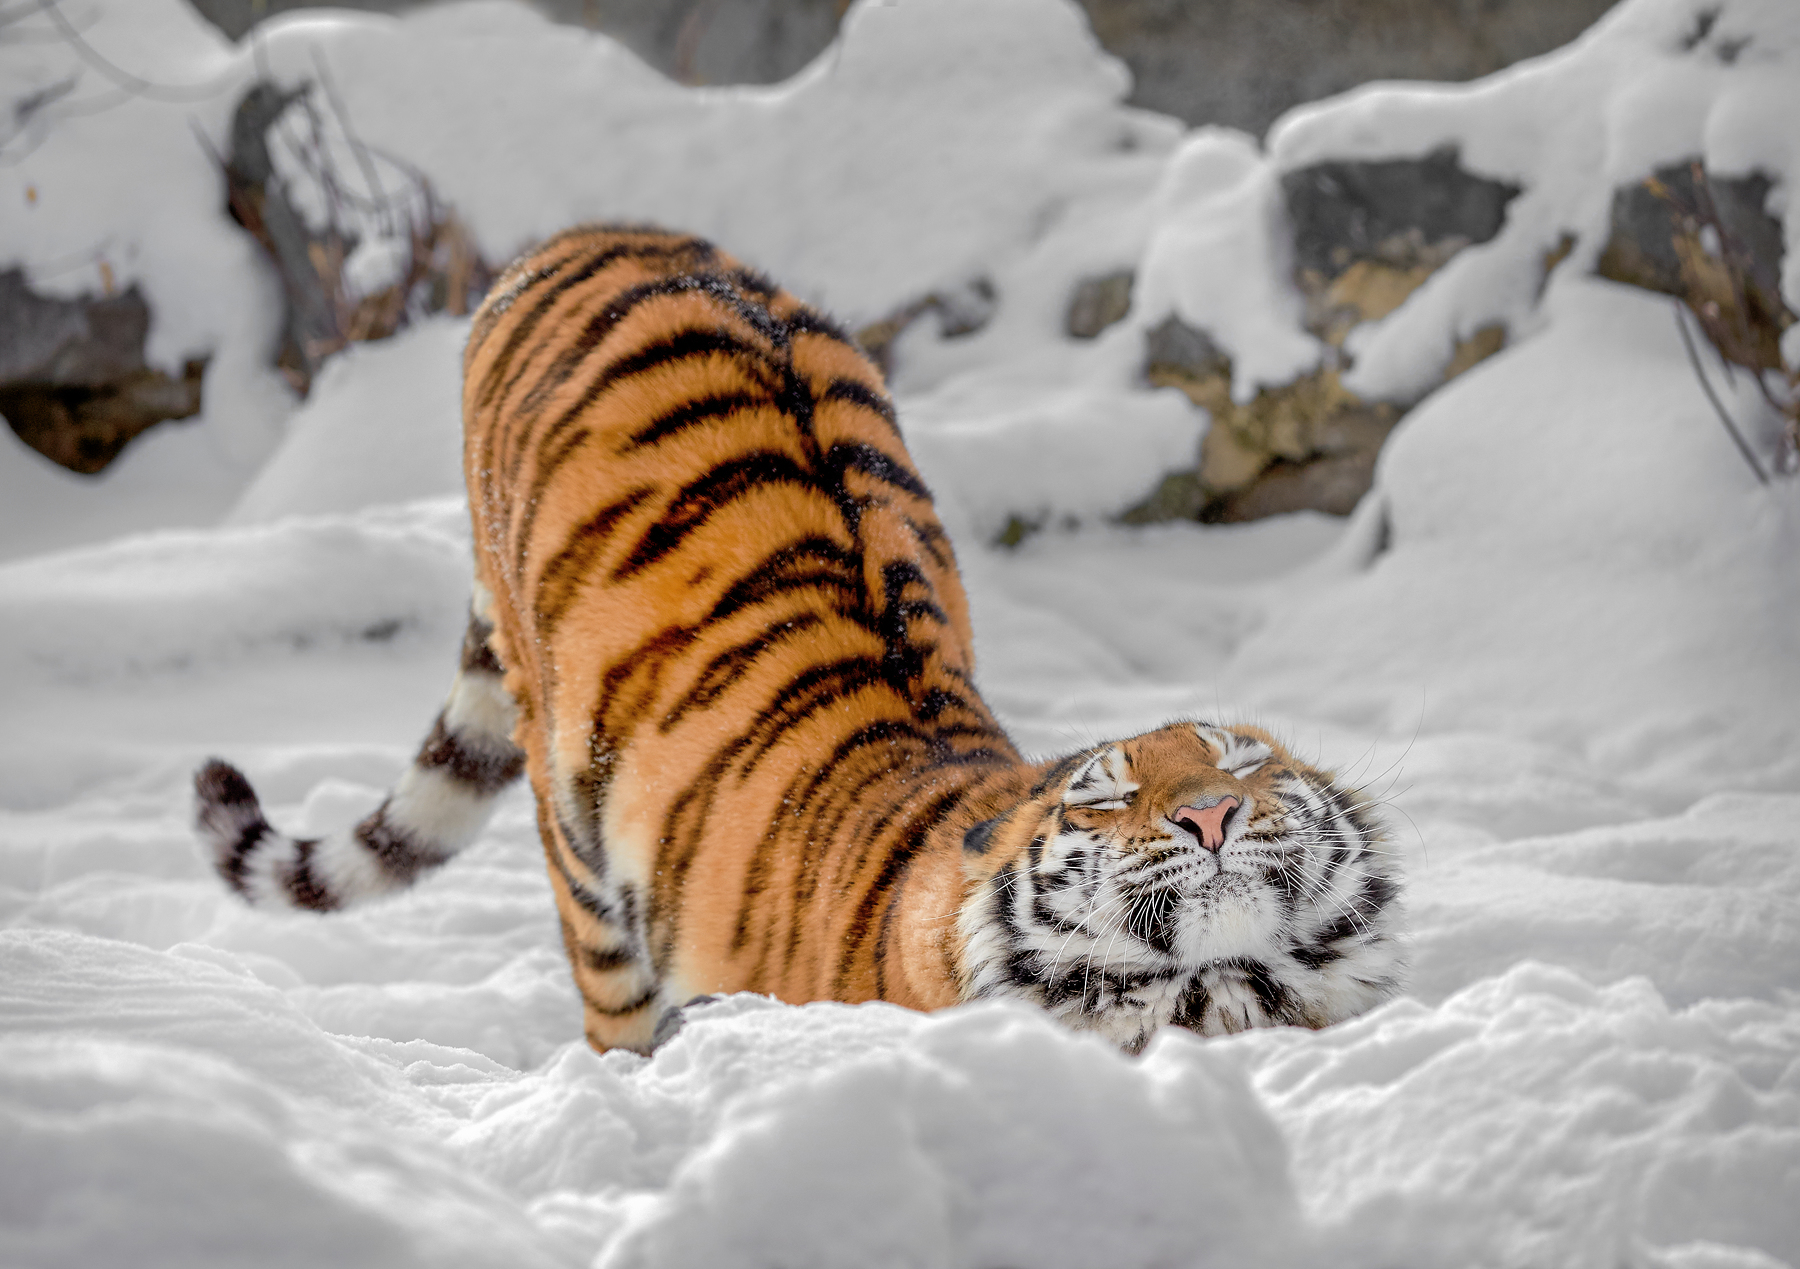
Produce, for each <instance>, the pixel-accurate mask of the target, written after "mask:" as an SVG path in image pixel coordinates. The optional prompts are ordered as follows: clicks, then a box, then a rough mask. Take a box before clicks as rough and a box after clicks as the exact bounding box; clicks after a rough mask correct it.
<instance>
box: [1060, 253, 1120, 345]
mask: <svg viewBox="0 0 1800 1269" xmlns="http://www.w3.org/2000/svg"><path fill="white" fill-rule="evenodd" d="M1135 277H1136V275H1135V274H1133V273H1132V271H1131V270H1130V269H1124V270H1121V271H1119V272H1117V273H1105V274H1101V275H1100V276H1099V277H1092V278H1083V279H1081V281H1079V282H1077V283H1076V284H1075V290H1074V291H1073V292H1072V293H1071V294H1070V296H1069V308H1068V312H1067V313H1065V314H1064V315H1063V329H1065V330H1067V331H1068V332H1069V334H1070V336H1071V337H1073V338H1075V339H1093V338H1095V337H1097V336H1098V335H1099V334H1100V332H1101V331H1103V330H1105V329H1106V328H1107V327H1108V326H1111V325H1112V324H1113V323H1114V322H1117V321H1120V320H1121V319H1123V318H1124V316H1125V314H1127V313H1129V312H1130V311H1131V286H1132V282H1133V281H1134V279H1135Z"/></svg>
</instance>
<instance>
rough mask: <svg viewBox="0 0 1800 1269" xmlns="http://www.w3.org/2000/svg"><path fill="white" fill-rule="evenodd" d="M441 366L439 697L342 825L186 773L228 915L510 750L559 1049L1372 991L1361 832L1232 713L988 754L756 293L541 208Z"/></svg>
mask: <svg viewBox="0 0 1800 1269" xmlns="http://www.w3.org/2000/svg"><path fill="white" fill-rule="evenodd" d="M464 371H465V375H464V398H463V405H464V425H465V435H464V457H465V463H466V471H467V476H468V485H469V506H470V514H471V517H472V519H473V522H474V535H475V568H476V581H477V585H476V588H475V593H476V600H475V603H474V605H473V612H472V616H471V623H470V633H469V637H468V640H467V641H466V642H465V645H464V651H463V660H462V667H461V670H460V672H459V674H458V677H457V680H456V684H455V686H454V687H453V690H452V692H451V697H450V700H449V702H448V703H447V704H446V706H445V710H444V713H443V714H442V716H440V718H439V720H438V723H437V725H436V726H435V727H434V728H433V730H432V733H431V735H430V736H429V737H428V738H427V741H426V743H425V745H424V746H423V747H422V748H421V750H420V753H419V757H418V759H417V760H416V761H415V763H414V766H413V768H412V769H411V770H410V771H409V772H408V773H407V775H406V776H405V777H403V779H402V780H401V782H400V784H399V785H398V786H396V789H395V791H394V793H393V795H392V796H391V797H390V798H389V800H388V801H387V802H385V803H384V804H383V805H382V807H381V808H380V809H379V810H377V811H376V812H375V813H374V814H372V815H371V816H369V817H368V818H367V819H365V820H364V821H363V822H362V823H361V824H359V825H357V826H356V828H355V830H353V831H352V832H350V833H347V834H340V835H335V836H333V837H329V838H325V839H320V840H318V841H296V840H294V839H291V838H286V837H283V836H282V835H281V834H279V833H277V832H276V831H275V830H274V829H272V828H271V827H270V826H269V825H268V824H267V822H266V821H265V820H264V819H263V818H262V816H261V812H260V808H259V807H258V805H257V803H256V799H255V795H254V793H253V792H252V791H251V789H250V787H249V784H248V782H247V781H245V780H244V778H243V777H242V776H241V775H240V774H239V773H237V772H236V770H235V769H233V768H231V767H230V766H229V765H228V764H225V763H223V762H218V761H216V760H215V761H213V762H211V763H209V764H208V765H207V767H206V768H204V769H203V770H202V771H201V772H200V774H199V776H198V780H197V787H198V791H199V825H200V829H201V832H202V834H203V835H204V836H206V837H207V838H208V839H209V840H210V841H211V842H212V844H213V847H214V850H215V852H216V858H217V860H218V865H219V869H220V872H221V874H222V875H223V876H224V878H225V879H226V881H227V882H228V883H229V884H231V885H232V886H233V887H234V888H235V889H237V890H238V891H239V892H240V893H241V894H243V895H244V896H245V897H246V898H247V899H249V900H251V901H252V902H259V903H272V904H285V905H287V906H296V907H312V908H319V909H329V908H335V907H338V906H341V905H342V904H344V903H348V902H354V901H355V900H357V899H358V898H361V897H366V896H369V895H374V894H378V893H382V892H385V891H388V890H392V889H396V888H400V887H403V886H405V885H409V884H411V883H412V881H413V880H414V879H415V878H416V877H418V876H419V875H421V874H422V873H424V872H425V871H427V870H429V869H431V868H433V867H435V866H437V865H438V864H441V863H443V862H445V861H446V860H448V859H449V858H450V857H451V856H452V855H454V854H455V852H456V851H457V850H458V849H460V848H461V846H462V845H464V844H466V843H467V842H468V841H470V840H473V838H474V836H475V834H476V833H477V832H478V831H479V828H480V826H481V824H482V823H483V822H484V821H485V818H486V815H487V812H488V810H489V809H490V807H491V805H492V802H493V800H494V799H495V798H496V797H497V796H498V794H499V792H500V791H501V790H502V789H503V788H504V787H505V785H506V784H507V783H508V782H509V781H510V780H512V779H513V778H514V777H515V776H516V774H517V773H518V770H519V768H520V766H521V765H522V766H523V769H524V771H525V773H526V774H527V775H528V776H529V778H530V781H531V786H532V791H533V792H534V793H535V795H536V798H537V807H538V824H539V828H540V832H541V836H542V838H543V845H544V851H545V855H546V857H547V860H548V864H549V875H550V880H551V885H552V889H553V891H554V894H555V897H556V903H557V907H558V910H559V912H560V914H561V917H562V928H563V938H564V942H565V944H566V946H567V949H568V953H569V960H570V963H571V965H572V967H573V970H574V975H575V981H576V983H577V985H578V986H579V988H580V991H581V996H582V999H583V1001H584V1002H585V1014H586V1019H585V1022H586V1031H587V1035H588V1038H589V1039H590V1040H591V1041H592V1043H593V1044H594V1045H595V1046H596V1047H598V1048H602V1049H605V1048H609V1047H613V1046H624V1047H629V1048H634V1049H639V1050H644V1051H648V1050H649V1049H651V1048H653V1047H654V1046H655V1045H656V1044H657V1043H658V1042H660V1041H661V1040H662V1039H664V1038H666V1037H667V1036H668V1035H669V1034H672V1032H673V1030H674V1029H675V1028H676V1027H678V1026H679V1025H680V1020H681V1016H682V1015H681V1009H682V1006H683V1005H684V1004H686V1003H688V1002H690V1001H692V1000H693V999H694V998H695V997H700V996H706V995H709V994H711V993H716V992H733V991H754V992H764V993H769V994H772V995H775V996H778V997H780V998H781V999H783V1000H786V1001H790V1002H794V1003H801V1002H805V1001H811V1000H840V1001H862V1000H887V1001H892V1002H894V1003H896V1004H901V1005H906V1006H910V1007H912V1008H916V1009H935V1008H939V1007H942V1006H946V1005H951V1004H955V1003H957V1002H959V1001H962V1000H968V999H974V998H981V997H1014V998H1019V999H1024V1000H1029V1001H1032V1002H1034V1003H1036V1004H1038V1005H1040V1006H1042V1007H1044V1008H1046V1009H1048V1010H1050V1011H1051V1012H1052V1013H1053V1014H1055V1015H1056V1016H1057V1017H1059V1018H1062V1019H1063V1020H1064V1021H1066V1022H1067V1023H1069V1025H1071V1026H1074V1027H1077V1028H1083V1029H1089V1030H1094V1031H1097V1032H1100V1033H1101V1034H1104V1035H1106V1036H1108V1037H1110V1038H1112V1039H1114V1040H1115V1041H1117V1042H1118V1043H1119V1044H1121V1045H1122V1046H1124V1047H1125V1048H1127V1049H1136V1048H1139V1047H1141V1046H1142V1045H1143V1044H1144V1043H1145V1042H1146V1041H1147V1040H1148V1039H1149V1037H1150V1036H1151V1034H1153V1033H1154V1031H1155V1030H1156V1029H1157V1028H1158V1027H1160V1026H1163V1025H1165V1024H1172V1025H1178V1026H1185V1027H1190V1028H1192V1029H1195V1030H1199V1031H1203V1032H1209V1033H1211V1032H1221V1031H1233V1030H1239V1029H1242V1028H1243V1027H1246V1026H1256V1025H1271V1024H1278V1023H1296V1024H1302V1025H1309V1026H1322V1025H1325V1024H1326V1023H1329V1022H1332V1021H1335V1020H1337V1019H1338V1018H1342V1017H1347V1016H1349V1015H1350V1014H1352V1013H1356V1012H1359V1011H1360V1010H1362V1009H1366V1008H1368V1007H1369V1006H1370V1005H1371V1004H1373V1003H1375V1002H1376V1001H1378V1000H1380V999H1382V998H1384V997H1385V996H1387V995H1390V994H1392V992H1393V991H1395V990H1397V988H1398V984H1399V978H1400V973H1401V970H1402V968H1403V957H1402V956H1401V949H1400V946H1399V943H1398V940H1397V936H1396V930H1395V924H1396V922H1397V920H1398V917H1399V911H1400V909H1399V905H1398V903H1397V902H1396V896H1397V893H1398V886H1399V881H1398V871H1397V868H1396V867H1395V865H1394V861H1393V859H1392V857H1391V855H1390V853H1389V851H1388V850H1387V849H1386V848H1385V846H1384V844H1383V843H1384V842H1385V840H1386V839H1385V833H1384V832H1383V831H1382V829H1381V827H1380V825H1379V823H1378V821H1377V820H1376V818H1375V817H1374V814H1373V811H1372V808H1371V807H1370V806H1369V804H1368V803H1367V801H1366V800H1365V799H1364V798H1363V797H1362V796H1361V795H1360V794H1358V793H1356V792H1355V791H1354V790H1352V789H1347V788H1344V787H1342V786H1340V785H1338V784H1337V783H1336V782H1335V780H1334V778H1333V777H1332V775H1331V773H1329V772H1325V771H1320V770H1318V769H1316V768H1313V767H1311V766H1308V765H1307V764H1304V763H1301V762H1300V761H1298V760H1297V759H1296V758H1295V757H1294V756H1293V755H1292V754H1291V753H1289V752H1288V751H1286V750H1285V749H1283V748H1282V747H1281V746H1280V744H1279V743H1278V742H1277V741H1276V740H1275V739H1274V738H1273V737H1271V736H1269V735H1268V734H1267V733H1264V732H1261V731H1259V730H1257V729H1255V728H1247V727H1234V728H1223V727H1212V726H1209V725H1207V724H1204V723H1194V722H1188V721H1183V722H1177V723H1171V724H1169V725H1167V726H1165V727H1162V728H1159V729H1157V730H1155V731H1152V732H1149V733H1146V734H1144V735H1142V736H1137V737H1133V738H1130V739H1127V740H1122V741H1117V742H1112V743H1109V744H1102V745H1097V746H1092V747H1089V748H1086V749H1084V750H1082V751H1080V752H1078V753H1075V754H1072V755H1069V756H1067V757H1064V758H1060V759H1056V760H1052V761H1045V762H1028V761H1026V760H1024V759H1023V758H1021V757H1020V755H1019V753H1018V751H1017V750H1016V749H1015V748H1014V746H1013V744H1012V742H1011V741H1010V740H1009V739H1008V738H1007V736H1006V734H1005V733H1004V732H1003V731H1002V730H1001V728H1000V726H999V724H998V723H997V722H996V721H995V719H994V717H993V715H992V713H991V712H990V711H989V710H988V707H987V706H986V704H985V703H984V702H983V701H982V699H981V696H980V694H979V693H978V692H977V691H976V689H975V685H974V681H973V673H974V652H973V647H972V642H971V636H970V630H969V617H968V603H967V600H966V598H965V596H964V594H963V589H962V583H961V581H960V579H959V577H958V575H957V570H956V561H955V557H954V554H953V553H952V551H951V548H950V543H949V540H948V539H947V538H946V536H945V534H944V531H943V528H942V527H941V526H940V524H939V523H938V519H937V516H936V514H935V513H934V511H933V509H932V503H931V497H930V495H929V493H928V492H927V491H926V489H925V486H924V483H923V482H922V481H921V480H920V478H919V475H918V473H917V471H916V470H915V469H914V467H913V465H912V461H911V459H910V457H909V456H908V454H907V452H906V447H905V445H904V444H903V443H902V441H901V436H900V431H899V427H898V425H897V423H896V420H895V416H894V410H893V406H892V404H891V402H890V401H889V399H888V396H887V393H886V389H885V387H884V385H883V383H882V380H881V376H880V374H879V373H878V372H877V371H876V369H875V368H874V366H872V365H871V364H870V362H869V361H868V359H867V358H866V357H864V356H863V355H862V353H861V352H860V351H859V350H858V349H857V347H856V346H855V345H854V344H853V343H852V342H851V341H850V340H848V339H847V338H846V337H845V336H844V334H843V333H842V332H841V331H839V330H838V329H837V328H836V327H835V326H834V325H833V324H832V323H831V322H830V321H829V320H827V319H826V318H824V317H822V316H821V315H820V314H819V313H817V312H816V311H814V310H813V309H811V308H809V307H807V306H806V305H804V304H802V303H801V302H800V301H799V300H797V299H795V298H794V297H793V296H792V295H790V294H788V293H787V292H785V291H781V290H779V289H777V288H776V287H775V286H773V285H772V284H771V283H769V282H768V281H767V280H765V279H763V278H762V277H760V276H758V275H757V274H755V273H753V272H751V271H750V270H747V269H745V268H744V267H743V266H742V265H741V264H739V263H738V262H737V261H736V260H733V259H732V258H731V257H729V256H727V255H724V254H723V253H721V252H719V251H717V250H715V249H714V248H713V247H711V246H710V245H709V244H707V243H704V242H701V241H699V240H697V239H693V238H687V237H682V236H679V235H674V234H669V233H665V232H663V231H660V230H657V229H651V228H618V227H606V226H593V227H586V228H580V229H575V230H572V231H570V232H567V233H564V234H562V235H560V236H558V237H556V238H554V239H552V240H551V241H549V242H547V243H545V244H544V245H543V246H542V247H540V248H538V249H537V250H536V251H535V252H533V253H532V254H530V255H529V256H527V257H526V258H524V259H523V260H521V261H519V262H518V263H517V264H515V265H514V266H513V267H512V268H511V269H510V270H508V272H507V273H506V274H505V275H504V276H503V277H502V278H501V279H500V280H499V282H498V283H497V284H496V285H495V288H494V290H493V291H492V292H491V293H490V295H489V297H488V299H487V301H486V302H485V303H484V304H483V306H482V308H481V309H480V311H479V312H478V313H477V315H476V317H475V320H474V325H473V329H472V332H471V335H470V338H469V344H468V351H467V355H466V358H465V366H464Z"/></svg>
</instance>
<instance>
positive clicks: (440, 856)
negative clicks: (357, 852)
mask: <svg viewBox="0 0 1800 1269" xmlns="http://www.w3.org/2000/svg"><path fill="white" fill-rule="evenodd" d="M393 801H394V800H393V798H391V797H390V798H388V800H387V801H385V802H383V803H382V804H381V805H380V806H379V807H377V808H376V810H375V813H374V814H373V815H371V816H369V817H368V818H367V819H365V820H363V822H362V823H360V824H358V825H357V826H356V840H357V841H358V842H360V843H361V844H362V846H363V848H364V849H365V850H367V851H368V852H369V853H370V854H371V855H373V856H375V858H376V859H377V860H379V861H380V863H381V866H382V868H383V869H384V870H386V871H387V873H388V874H389V875H390V876H392V877H393V878H394V879H395V880H397V881H399V882H400V883H401V884H403V885H404V884H408V883H410V882H412V881H413V880H415V879H416V878H417V877H418V875H419V874H420V873H422V872H424V871H425V870H427V869H429V868H436V867H438V866H439V865H440V864H443V863H444V862H446V861H447V860H448V859H449V856H448V855H445V854H444V853H443V852H442V851H440V850H438V849H436V848H435V847H434V846H432V845H431V844H430V843H428V842H422V841H420V840H419V838H418V837H417V836H415V835H414V834H413V832H412V830H411V829H408V828H404V827H402V826H400V825H397V824H391V823H389V822H388V818H387V813H388V808H389V807H390V806H392V805H393Z"/></svg>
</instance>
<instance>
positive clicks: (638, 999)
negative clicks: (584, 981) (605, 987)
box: [581, 978, 661, 1018]
mask: <svg viewBox="0 0 1800 1269" xmlns="http://www.w3.org/2000/svg"><path fill="white" fill-rule="evenodd" d="M660 986H661V985H660V984H659V983H658V982H657V981H656V980H655V979H654V978H653V979H651V980H650V984H649V986H647V987H645V988H644V990H642V991H640V992H639V993H638V994H637V995H635V996H633V997H632V998H631V999H630V1000H627V1001H626V1002H625V1003H624V1004H622V1005H618V1006H616V1007H613V1008H608V1007H607V1006H605V1005H601V1004H597V1003H596V1002H595V1000H594V998H593V997H592V996H590V995H588V994H587V992H585V991H583V992H582V993H581V998H582V1000H584V1001H586V1002H587V1007H588V1008H589V1009H592V1010H593V1011H594V1012H595V1013H597V1014H601V1015H602V1016H604V1017H608V1018H623V1017H624V1016H625V1015H626V1014H628V1013H636V1012H637V1011H638V1010H640V1009H642V1008H643V1007H644V1006H645V1005H647V1004H649V1003H651V1002H652V1001H654V1000H655V999H656V993H657V991H658V990H659V988H660Z"/></svg>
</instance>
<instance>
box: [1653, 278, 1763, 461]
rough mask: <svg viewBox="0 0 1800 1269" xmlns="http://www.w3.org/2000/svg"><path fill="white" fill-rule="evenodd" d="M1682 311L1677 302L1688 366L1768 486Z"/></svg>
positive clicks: (1676, 315) (1677, 316) (1741, 450)
mask: <svg viewBox="0 0 1800 1269" xmlns="http://www.w3.org/2000/svg"><path fill="white" fill-rule="evenodd" d="M1681 310H1682V303H1681V301H1680V300H1676V301H1675V329H1677V330H1679V331H1680V332H1681V346H1682V347H1683V348H1685V349H1687V355H1688V364H1689V365H1691V366H1692V367H1693V368H1694V377H1695V378H1696V379H1698V380H1699V381H1700V388H1701V390H1702V391H1703V392H1705V393H1706V399H1707V400H1708V401H1710V402H1712V408H1713V412H1714V413H1716V414H1717V415H1718V416H1719V422H1721V423H1723V424H1724V425H1725V430H1726V431H1727V432H1729V433H1731V439H1732V440H1733V441H1735V442H1737V447H1738V453H1740V454H1742V455H1743V456H1744V461H1745V462H1746V463H1749V464H1750V470H1751V471H1753V472H1755V473H1756V479H1757V481H1758V482H1759V483H1761V484H1764V485H1766V484H1768V483H1769V477H1768V476H1767V475H1766V474H1765V473H1764V472H1763V469H1762V464H1761V463H1759V462H1757V461H1756V455H1755V453H1754V452H1752V450H1751V449H1750V446H1749V445H1748V444H1747V443H1746V442H1745V440H1744V437H1743V434H1742V433H1740V432H1739V431H1738V430H1737V424H1736V423H1733V422H1732V421H1731V415H1730V414H1728V413H1726V411H1725V407H1724V406H1723V405H1722V404H1720V402H1719V398H1718V397H1717V395H1715V394H1714V392H1713V386H1712V381H1711V380H1710V379H1708V378H1707V377H1706V371H1705V369H1704V368H1702V366H1701V365H1700V352H1699V350H1698V349H1696V348H1695V347H1694V337H1693V336H1692V335H1690V334H1688V328H1687V318H1686V317H1685V316H1684V315H1683V314H1682V311H1681Z"/></svg>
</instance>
